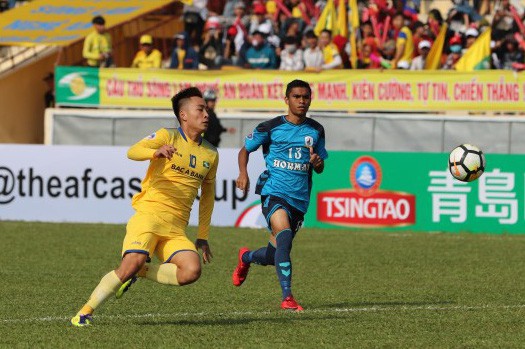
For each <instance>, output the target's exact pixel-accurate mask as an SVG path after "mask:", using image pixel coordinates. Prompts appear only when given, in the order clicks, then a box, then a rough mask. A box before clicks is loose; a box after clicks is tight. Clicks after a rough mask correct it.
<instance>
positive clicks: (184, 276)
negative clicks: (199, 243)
mask: <svg viewBox="0 0 525 349" xmlns="http://www.w3.org/2000/svg"><path fill="white" fill-rule="evenodd" d="M180 271H181V272H180V273H179V275H178V279H179V285H181V286H182V285H188V284H191V283H194V282H195V281H197V280H198V279H199V278H200V276H201V265H200V263H191V264H188V265H185V266H184V267H183V268H181V269H180Z"/></svg>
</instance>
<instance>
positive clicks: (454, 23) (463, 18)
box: [448, 0, 481, 30]
mask: <svg viewBox="0 0 525 349" xmlns="http://www.w3.org/2000/svg"><path fill="white" fill-rule="evenodd" d="M452 2H453V3H454V7H453V8H451V9H450V11H449V15H448V19H449V21H450V22H451V25H450V27H451V28H453V29H454V30H461V27H462V26H463V27H467V28H468V27H469V26H470V23H471V22H477V21H479V20H481V16H480V15H479V13H477V12H476V10H475V9H474V8H473V7H472V6H470V4H469V0H452Z"/></svg>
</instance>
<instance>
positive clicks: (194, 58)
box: [170, 33, 199, 69]
mask: <svg viewBox="0 0 525 349" xmlns="http://www.w3.org/2000/svg"><path fill="white" fill-rule="evenodd" d="M198 67H199V56H198V55H197V52H196V51H195V50H194V49H193V47H191V45H189V42H188V39H187V38H186V34H185V33H179V34H177V35H175V46H174V47H173V51H172V52H171V63H170V69H197V68H198Z"/></svg>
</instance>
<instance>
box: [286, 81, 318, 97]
mask: <svg viewBox="0 0 525 349" xmlns="http://www.w3.org/2000/svg"><path fill="white" fill-rule="evenodd" d="M294 87H304V88H305V89H307V90H308V93H309V94H310V96H311V95H312V89H311V88H310V84H309V83H307V82H306V81H304V80H298V79H295V80H293V81H290V82H289V83H288V85H286V97H287V98H288V97H290V92H291V91H292V88H294Z"/></svg>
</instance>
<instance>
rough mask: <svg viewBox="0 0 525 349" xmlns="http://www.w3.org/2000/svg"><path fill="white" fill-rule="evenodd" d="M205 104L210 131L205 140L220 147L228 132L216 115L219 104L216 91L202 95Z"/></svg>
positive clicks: (207, 132)
mask: <svg viewBox="0 0 525 349" xmlns="http://www.w3.org/2000/svg"><path fill="white" fill-rule="evenodd" d="M202 97H203V98H204V102H205V103H206V111H207V112H208V129H207V130H206V132H204V139H206V140H207V141H208V142H210V143H211V144H212V145H213V146H214V147H218V146H219V144H220V143H221V134H222V133H224V132H226V131H228V129H226V128H224V127H223V126H222V124H221V122H220V120H219V118H218V117H217V114H216V113H215V106H216V104H217V94H216V93H215V91H214V90H211V89H209V90H206V91H204V93H203V94H202Z"/></svg>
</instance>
